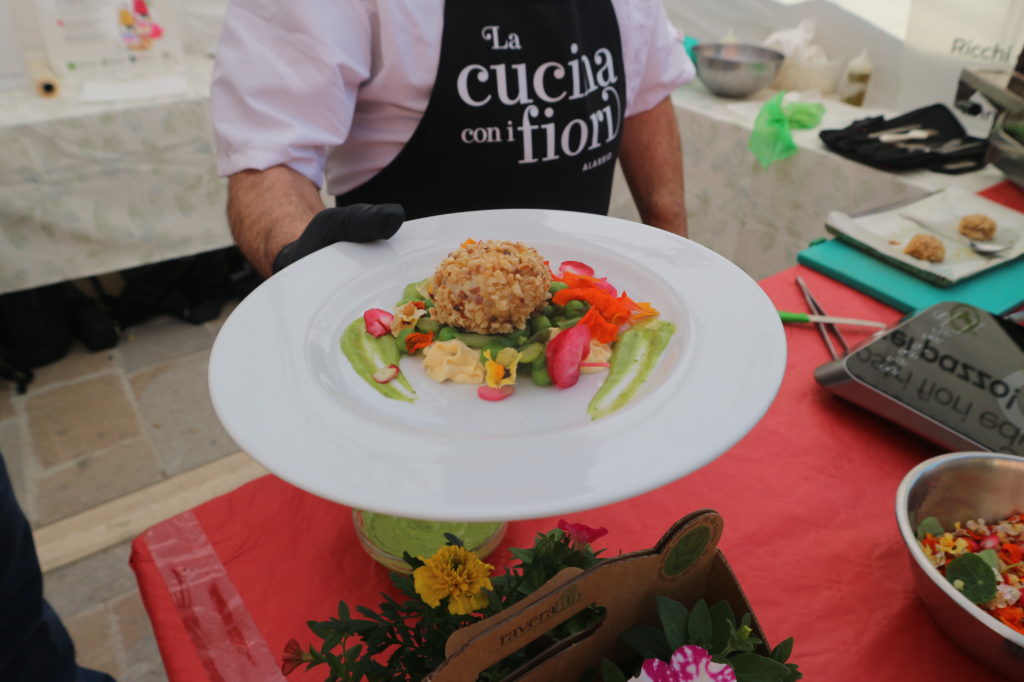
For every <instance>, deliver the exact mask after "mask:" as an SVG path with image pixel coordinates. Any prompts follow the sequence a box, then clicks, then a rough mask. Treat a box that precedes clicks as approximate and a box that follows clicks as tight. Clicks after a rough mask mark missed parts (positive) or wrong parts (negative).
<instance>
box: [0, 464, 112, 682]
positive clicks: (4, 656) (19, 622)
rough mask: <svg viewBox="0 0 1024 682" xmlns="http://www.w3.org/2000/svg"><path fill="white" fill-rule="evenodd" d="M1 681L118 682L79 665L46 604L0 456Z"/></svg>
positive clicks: (24, 525) (27, 535)
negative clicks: (76, 663)
mask: <svg viewBox="0 0 1024 682" xmlns="http://www.w3.org/2000/svg"><path fill="white" fill-rule="evenodd" d="M0 680H3V682H113V678H112V677H110V676H109V675H106V674H104V673H99V672H96V671H94V670H87V669H85V668H79V667H78V666H77V665H75V648H74V646H73V645H72V643H71V638H70V637H68V632H67V630H65V629H64V625H63V623H61V622H60V618H58V617H57V614H56V613H55V612H54V611H53V609H52V608H50V605H49V604H47V603H46V601H45V600H44V599H43V576H42V574H41V573H40V571H39V560H38V559H37V558H36V547H35V544H34V543H33V542H32V532H31V530H30V529H29V525H28V521H27V520H26V519H25V515H24V514H23V513H22V512H21V507H19V506H18V501H17V500H16V499H14V489H13V488H12V487H11V479H10V477H9V476H8V474H7V467H6V466H5V464H4V460H3V455H0Z"/></svg>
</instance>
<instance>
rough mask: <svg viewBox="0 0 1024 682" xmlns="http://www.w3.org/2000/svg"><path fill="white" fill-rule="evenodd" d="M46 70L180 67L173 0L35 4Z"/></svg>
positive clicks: (48, 1) (81, 0)
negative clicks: (46, 58)
mask: <svg viewBox="0 0 1024 682" xmlns="http://www.w3.org/2000/svg"><path fill="white" fill-rule="evenodd" d="M34 1H35V4H36V10H37V15H38V17H39V24H40V28H42V31H43V38H44V41H45V43H46V50H47V52H48V53H49V57H50V64H51V65H52V66H53V68H54V70H55V71H57V73H58V74H59V75H62V76H69V75H72V74H77V75H84V76H92V75H95V74H100V73H103V72H105V71H108V72H109V71H115V70H117V71H120V70H123V69H125V68H132V69H138V70H142V69H143V68H144V67H155V68H159V69H161V70H166V69H167V68H168V67H169V66H177V65H180V64H181V62H182V41H181V28H180V21H179V17H178V11H177V0H34Z"/></svg>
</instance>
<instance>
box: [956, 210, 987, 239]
mask: <svg viewBox="0 0 1024 682" xmlns="http://www.w3.org/2000/svg"><path fill="white" fill-rule="evenodd" d="M956 229H957V231H958V232H959V233H960V234H962V235H963V236H965V237H967V238H968V239H973V240H974V241H977V242H987V241H991V240H992V238H993V237H995V236H996V221H994V220H992V219H991V218H989V217H988V216H987V215H985V214H984V213H971V214H970V215H965V216H964V217H963V218H961V219H960V224H959V225H957V227H956Z"/></svg>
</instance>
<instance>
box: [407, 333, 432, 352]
mask: <svg viewBox="0 0 1024 682" xmlns="http://www.w3.org/2000/svg"><path fill="white" fill-rule="evenodd" d="M432 343H434V332H427V333H425V334H424V333H423V332H416V333H415V334H409V335H408V336H407V337H405V351H406V352H407V353H408V354H409V355H415V354H416V351H418V350H420V349H421V348H426V347H427V346H429V345H430V344H432Z"/></svg>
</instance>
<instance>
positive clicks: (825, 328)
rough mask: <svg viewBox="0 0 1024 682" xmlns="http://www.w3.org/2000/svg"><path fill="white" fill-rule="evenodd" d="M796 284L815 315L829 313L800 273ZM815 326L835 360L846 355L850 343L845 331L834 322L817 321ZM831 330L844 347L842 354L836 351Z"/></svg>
mask: <svg viewBox="0 0 1024 682" xmlns="http://www.w3.org/2000/svg"><path fill="white" fill-rule="evenodd" d="M796 285H797V286H798V287H800V291H802V292H803V294H804V299H805V300H806V301H807V307H808V308H810V310H811V312H812V313H813V314H815V315H827V314H828V313H826V312H825V310H824V309H823V308H822V307H821V304H819V303H818V301H817V299H815V298H814V295H813V294H812V293H811V290H810V289H809V288H808V287H807V283H806V282H804V280H803V278H802V277H800V275H797V276H796ZM815 326H816V327H817V328H818V332H819V333H820V334H821V338H822V339H824V341H825V346H827V347H828V352H829V353H831V354H832V359H833V360H838V359H839V358H841V357H845V356H846V355H848V354H849V352H850V345H849V344H848V343H846V339H845V338H844V337H843V333H842V332H840V331H839V328H838V327H836V325H834V324H830V323H825V322H816V323H815ZM829 332H832V333H833V334H835V337H836V340H837V341H838V342H839V345H840V346H841V347H842V349H843V353H842V355H840V354H839V353H838V352H837V351H836V347H835V345H834V344H833V343H832V339H831V337H830V336H829Z"/></svg>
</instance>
